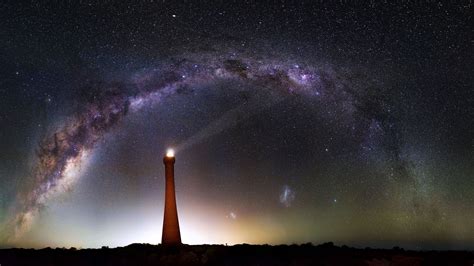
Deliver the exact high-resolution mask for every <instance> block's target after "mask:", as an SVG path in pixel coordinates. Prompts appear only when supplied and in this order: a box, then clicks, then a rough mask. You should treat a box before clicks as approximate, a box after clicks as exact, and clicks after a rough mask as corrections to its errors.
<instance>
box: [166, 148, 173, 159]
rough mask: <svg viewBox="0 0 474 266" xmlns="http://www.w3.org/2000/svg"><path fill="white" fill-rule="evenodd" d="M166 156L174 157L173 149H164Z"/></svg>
mask: <svg viewBox="0 0 474 266" xmlns="http://www.w3.org/2000/svg"><path fill="white" fill-rule="evenodd" d="M166 157H170V158H171V157H174V150H173V149H168V150H167V151H166Z"/></svg>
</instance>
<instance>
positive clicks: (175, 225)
mask: <svg viewBox="0 0 474 266" xmlns="http://www.w3.org/2000/svg"><path fill="white" fill-rule="evenodd" d="M174 162H175V156H174V151H173V150H172V149H169V150H168V151H167V152H166V155H165V157H164V158H163V163H164V164H165V180H166V184H165V186H166V188H165V213H164V217H163V234H162V236H161V244H163V245H179V244H181V234H180V233H179V222H178V209H177V208H176V194H175V189H174Z"/></svg>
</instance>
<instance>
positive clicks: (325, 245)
mask: <svg viewBox="0 0 474 266" xmlns="http://www.w3.org/2000/svg"><path fill="white" fill-rule="evenodd" d="M134 246H156V247H166V246H163V245H162V244H161V243H158V244H151V243H131V244H128V245H126V246H115V247H109V246H102V247H100V248H99V247H98V248H91V247H85V248H82V247H74V246H71V247H68V248H67V247H50V246H47V247H41V248H32V247H14V246H0V250H38V251H40V250H73V251H78V250H102V249H122V248H130V247H134ZM199 246H223V247H239V246H252V247H296V246H297V247H313V248H328V249H329V248H332V249H355V250H387V251H388V250H395V251H406V252H451V251H452V252H474V248H471V249H469V248H467V249H436V248H422V247H420V248H419V249H410V248H404V247H402V246H398V245H395V246H393V247H391V248H389V247H376V246H365V247H362V246H361V247H357V246H348V245H345V244H343V245H335V244H334V243H333V242H324V243H321V244H315V243H313V242H306V243H292V244H285V243H282V244H267V243H266V244H249V243H239V244H229V245H228V244H227V243H226V244H205V243H203V244H186V243H182V244H180V245H176V246H174V247H178V248H179V247H199Z"/></svg>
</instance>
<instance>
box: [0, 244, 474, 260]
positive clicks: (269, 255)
mask: <svg viewBox="0 0 474 266" xmlns="http://www.w3.org/2000/svg"><path fill="white" fill-rule="evenodd" d="M473 263H474V252H472V251H405V250H403V249H401V248H393V249H391V250H387V249H370V248H366V249H356V248H350V247H346V246H343V247H337V246H334V245H333V244H332V243H325V244H322V245H319V246H313V245H311V244H303V245H280V246H269V245H247V244H243V245H236V246H223V245H199V246H189V245H182V246H179V247H165V246H161V245H149V244H132V245H129V246H126V247H119V248H108V247H102V248H101V249H81V250H76V249H75V248H71V249H61V248H56V249H51V248H45V249H39V250H34V249H3V250H0V264H1V265H2V266H10V265H36V266H38V265H113V266H120V265H229V266H232V265H239V266H240V265H369V266H375V265H384V266H385V265H400V266H402V265H410V266H414V265H443V266H444V265H466V266H472V265H473Z"/></svg>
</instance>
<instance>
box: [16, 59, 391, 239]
mask: <svg viewBox="0 0 474 266" xmlns="http://www.w3.org/2000/svg"><path fill="white" fill-rule="evenodd" d="M335 69H336V68H334V67H331V66H329V65H327V64H322V65H319V66H316V65H310V64H304V63H299V62H294V61H292V60H289V59H282V58H266V59H254V57H251V56H237V55H235V54H227V53H223V54H217V53H214V54H204V55H203V54H199V55H196V56H193V55H191V56H183V57H181V58H178V59H176V58H174V59H173V60H169V63H167V64H165V63H163V64H161V65H160V67H158V68H155V69H147V70H143V71H141V72H140V73H138V74H137V73H135V74H133V75H131V76H130V77H127V78H126V81H123V82H117V83H113V84H106V85H98V86H95V87H94V88H92V87H89V88H88V89H87V90H85V92H84V94H83V95H82V96H83V97H82V98H83V99H81V101H82V102H81V108H80V109H81V110H80V111H77V112H76V113H75V114H74V115H73V116H71V117H69V118H68V119H67V121H66V122H64V123H63V125H61V126H59V127H58V129H57V130H56V131H55V132H54V133H52V134H50V135H48V136H47V137H46V138H44V139H43V140H42V141H41V142H40V143H39V148H38V151H37V164H36V167H35V168H34V170H33V175H32V178H33V185H32V186H31V189H29V190H27V191H26V192H23V193H20V194H19V196H18V201H19V207H18V208H17V211H16V213H15V215H14V216H13V217H14V218H13V219H12V223H11V226H12V229H11V235H12V237H13V238H16V237H18V236H21V235H22V234H23V233H24V232H25V231H27V230H28V229H29V227H30V225H31V222H32V220H33V219H34V217H35V216H36V215H37V214H38V213H39V211H40V209H41V208H42V206H44V205H45V204H46V201H47V199H48V198H50V196H51V195H52V194H53V193H57V192H59V193H60V192H62V190H64V187H65V186H64V182H67V179H68V175H70V173H68V172H69V170H70V169H71V168H72V167H75V166H77V165H80V164H81V162H82V161H83V158H84V156H86V154H88V153H90V152H92V151H93V149H94V148H95V146H96V144H97V143H98V141H99V140H101V139H102V138H104V136H105V135H106V133H107V132H109V131H110V130H111V129H112V128H114V126H116V125H117V124H118V123H119V122H120V121H121V120H122V119H123V118H124V117H125V116H126V115H127V113H128V112H131V111H138V110H140V109H141V108H142V107H144V106H148V105H150V104H152V103H156V102H159V101H160V99H162V98H163V97H167V96H170V95H174V94H179V93H181V92H184V91H186V90H187V89H188V88H189V87H190V86H196V85H199V84H204V85H205V84H212V83H213V82H217V81H219V80H229V79H230V80H240V81H245V82H251V83H253V84H257V85H261V86H264V87H266V88H271V90H273V91H275V92H278V93H280V94H288V95H291V94H298V95H304V96H307V97H313V98H314V99H315V103H318V104H323V105H327V106H329V107H330V108H338V110H337V111H338V112H334V113H335V115H336V113H338V117H337V119H341V120H347V121H349V122H348V123H350V121H351V119H354V117H355V116H356V115H355V114H357V116H358V117H361V116H362V117H364V121H365V122H364V123H360V122H358V123H356V125H357V127H358V128H357V129H356V130H355V132H356V133H355V134H359V135H361V136H363V135H365V134H367V132H369V131H370V130H371V128H372V126H371V124H372V123H373V121H376V123H378V124H379V128H382V131H383V133H384V134H387V135H388V136H387V137H384V138H385V141H384V143H383V145H384V147H385V148H386V150H387V151H388V152H389V153H392V156H393V159H394V160H399V154H398V153H399V152H398V150H399V140H398V137H397V134H396V132H392V131H393V130H392V126H393V123H394V122H395V118H394V117H393V115H391V113H390V108H391V106H390V103H389V102H388V101H387V100H386V99H385V98H384V97H382V96H383V93H382V89H383V88H382V87H381V84H378V82H377V81H375V79H372V78H368V77H369V75H363V77H362V78H360V74H359V75H357V74H354V72H352V71H350V70H348V69H340V70H335ZM125 84H126V85H125ZM257 87H258V86H257ZM361 138H362V137H361Z"/></svg>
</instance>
